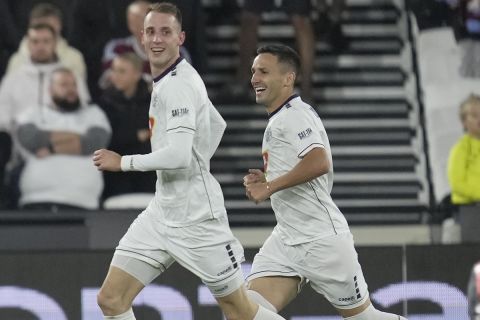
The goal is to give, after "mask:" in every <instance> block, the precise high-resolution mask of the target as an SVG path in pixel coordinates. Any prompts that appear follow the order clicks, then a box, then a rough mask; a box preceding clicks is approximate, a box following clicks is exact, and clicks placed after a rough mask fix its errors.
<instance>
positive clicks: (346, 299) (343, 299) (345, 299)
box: [338, 296, 355, 301]
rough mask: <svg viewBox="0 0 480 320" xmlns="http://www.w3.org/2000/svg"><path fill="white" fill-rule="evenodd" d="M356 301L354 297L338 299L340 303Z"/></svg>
mask: <svg viewBox="0 0 480 320" xmlns="http://www.w3.org/2000/svg"><path fill="white" fill-rule="evenodd" d="M352 300H355V297H354V296H351V297H347V298H338V301H352Z"/></svg>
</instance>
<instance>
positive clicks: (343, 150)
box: [215, 145, 415, 157]
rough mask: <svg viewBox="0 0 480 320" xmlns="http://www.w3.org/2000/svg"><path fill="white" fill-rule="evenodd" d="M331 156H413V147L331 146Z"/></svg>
mask: <svg viewBox="0 0 480 320" xmlns="http://www.w3.org/2000/svg"><path fill="white" fill-rule="evenodd" d="M331 149H332V154H333V156H334V157H335V156H362V155H367V156H374V155H379V156H384V155H388V156H395V155H399V156H401V155H412V154H415V152H414V150H413V147H412V146H411V145H409V146H390V145H383V146H368V145H367V146H348V147H346V146H333V147H332V148H331ZM261 154H262V148H261V147H260V146H258V147H222V148H220V149H218V150H217V152H216V153H215V156H216V157H217V156H218V157H225V156H232V157H247V156H253V157H260V156H261Z"/></svg>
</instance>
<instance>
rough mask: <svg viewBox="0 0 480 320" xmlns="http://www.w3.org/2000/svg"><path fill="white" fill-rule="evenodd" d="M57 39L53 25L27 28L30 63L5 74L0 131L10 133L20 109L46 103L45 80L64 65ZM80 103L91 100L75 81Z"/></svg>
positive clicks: (0, 90)
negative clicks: (59, 53) (57, 46)
mask: <svg viewBox="0 0 480 320" xmlns="http://www.w3.org/2000/svg"><path fill="white" fill-rule="evenodd" d="M56 43H57V36H56V33H55V30H54V29H53V28H52V26H50V25H48V24H35V25H32V26H30V27H29V28H28V31H27V45H28V50H29V52H30V60H29V61H28V62H26V63H25V64H23V65H22V66H20V67H19V68H18V69H16V70H14V71H12V72H11V73H8V74H7V75H5V77H4V78H3V79H2V84H1V86H0V114H2V117H1V119H0V131H1V130H2V129H3V130H4V131H6V132H10V131H11V129H12V127H11V126H12V124H13V119H15V117H16V116H17V115H18V114H20V113H21V112H22V111H23V110H26V109H28V108H31V107H36V108H40V107H43V106H45V105H47V104H48V103H49V100H50V96H49V94H48V80H49V78H50V75H51V74H52V71H53V70H55V69H57V68H58V67H60V66H63V64H61V63H60V62H59V60H58V57H57V53H56V51H55V47H56ZM77 85H78V89H79V94H80V100H82V101H84V102H86V101H89V100H90V95H89V93H88V89H87V86H86V83H85V82H84V81H77Z"/></svg>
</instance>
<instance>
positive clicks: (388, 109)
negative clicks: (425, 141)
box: [216, 101, 409, 124]
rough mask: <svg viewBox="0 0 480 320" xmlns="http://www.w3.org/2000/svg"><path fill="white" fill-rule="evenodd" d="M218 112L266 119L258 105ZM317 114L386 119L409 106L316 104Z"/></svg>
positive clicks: (227, 116) (231, 116)
mask: <svg viewBox="0 0 480 320" xmlns="http://www.w3.org/2000/svg"><path fill="white" fill-rule="evenodd" d="M216 107H217V109H218V111H219V112H220V113H221V114H222V116H223V117H224V118H225V119H226V120H227V124H228V120H229V119H240V118H241V119H248V118H256V117H259V118H262V117H263V118H266V117H267V112H266V110H265V107H263V106H259V105H255V104H254V105H248V104H244V105H228V106H224V105H217V106H216ZM316 109H317V112H318V114H319V115H320V117H321V118H322V119H324V118H329V117H333V116H350V117H358V116H362V115H371V116H372V117H374V116H375V117H378V115H381V116H383V117H386V118H388V117H389V115H397V116H398V115H402V116H406V115H407V114H408V112H409V106H408V104H407V103H405V102H396V101H394V102H383V103H378V102H375V103H372V102H369V103H364V102H355V103H352V102H332V101H325V102H318V103H317V104H316Z"/></svg>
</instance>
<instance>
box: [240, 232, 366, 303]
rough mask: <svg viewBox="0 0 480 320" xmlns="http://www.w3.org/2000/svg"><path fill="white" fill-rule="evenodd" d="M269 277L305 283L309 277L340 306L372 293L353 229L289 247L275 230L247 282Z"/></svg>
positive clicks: (359, 300) (318, 290)
mask: <svg viewBox="0 0 480 320" xmlns="http://www.w3.org/2000/svg"><path fill="white" fill-rule="evenodd" d="M269 276H282V277H299V278H300V279H301V284H302V283H303V282H304V280H305V279H306V280H307V281H308V282H309V283H310V285H311V286H312V288H313V289H314V290H315V291H317V292H318V293H320V294H322V295H323V296H324V297H325V298H326V299H327V300H328V301H329V302H330V303H331V304H332V305H333V306H334V307H335V308H338V309H353V308H355V307H358V306H360V305H362V304H363V303H364V302H365V301H366V299H367V298H368V295H369V294H368V287H367V284H366V282H365V279H364V277H363V272H362V268H361V266H360V264H359V263H358V255H357V252H356V251H355V248H354V245H353V236H352V234H351V233H350V232H347V233H341V234H338V235H333V236H329V237H326V238H322V239H319V240H315V241H312V242H307V243H302V244H298V245H293V246H289V245H286V244H284V243H283V242H282V240H281V238H280V235H279V234H278V232H276V231H275V230H274V231H273V233H272V234H271V235H270V237H269V238H268V239H267V240H266V241H265V243H264V245H263V246H262V248H261V249H260V251H259V252H258V253H257V254H256V255H255V258H254V260H253V264H252V270H251V274H250V275H249V276H248V277H247V281H251V280H253V279H256V278H260V277H269ZM300 288H301V285H299V290H300Z"/></svg>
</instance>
